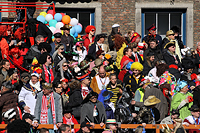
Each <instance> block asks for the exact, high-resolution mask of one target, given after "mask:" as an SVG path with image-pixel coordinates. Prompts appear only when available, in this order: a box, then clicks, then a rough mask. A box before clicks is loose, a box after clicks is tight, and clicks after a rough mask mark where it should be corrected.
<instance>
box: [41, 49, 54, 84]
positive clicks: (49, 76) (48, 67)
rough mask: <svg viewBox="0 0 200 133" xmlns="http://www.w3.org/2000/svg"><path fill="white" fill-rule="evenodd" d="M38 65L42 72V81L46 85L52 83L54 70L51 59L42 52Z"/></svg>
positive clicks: (47, 54)
mask: <svg viewBox="0 0 200 133" xmlns="http://www.w3.org/2000/svg"><path fill="white" fill-rule="evenodd" d="M38 62H39V64H41V69H42V70H43V71H42V79H43V80H44V81H45V82H47V83H52V82H53V80H54V74H55V70H54V68H53V66H52V62H53V61H52V58H51V56H50V55H49V53H47V52H44V53H43V54H41V55H40V58H39V60H38Z"/></svg>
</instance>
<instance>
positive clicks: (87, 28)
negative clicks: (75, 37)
mask: <svg viewBox="0 0 200 133" xmlns="http://www.w3.org/2000/svg"><path fill="white" fill-rule="evenodd" d="M92 29H94V30H95V31H96V28H95V27H94V26H93V25H88V26H87V27H86V28H85V33H86V34H89V33H90V31H91V30H92Z"/></svg>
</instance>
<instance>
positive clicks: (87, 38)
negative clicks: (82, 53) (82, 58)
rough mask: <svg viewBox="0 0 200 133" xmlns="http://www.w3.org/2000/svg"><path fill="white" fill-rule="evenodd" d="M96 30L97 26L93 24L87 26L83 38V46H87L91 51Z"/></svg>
mask: <svg viewBox="0 0 200 133" xmlns="http://www.w3.org/2000/svg"><path fill="white" fill-rule="evenodd" d="M95 32H96V28H95V26H93V25H88V26H87V27H86V28H85V33H86V35H84V36H83V37H82V38H83V39H84V43H83V46H85V47H86V49H87V51H89V45H90V44H91V43H93V42H94V38H95V36H94V34H95Z"/></svg>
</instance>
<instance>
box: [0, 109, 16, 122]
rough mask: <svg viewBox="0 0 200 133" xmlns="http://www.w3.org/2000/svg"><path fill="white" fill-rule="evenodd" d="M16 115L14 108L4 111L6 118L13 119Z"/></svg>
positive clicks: (3, 114)
mask: <svg viewBox="0 0 200 133" xmlns="http://www.w3.org/2000/svg"><path fill="white" fill-rule="evenodd" d="M15 116H16V111H15V109H14V108H11V109H9V110H8V111H6V112H3V113H2V117H3V118H5V119H6V120H10V119H13V118H14V117H15Z"/></svg>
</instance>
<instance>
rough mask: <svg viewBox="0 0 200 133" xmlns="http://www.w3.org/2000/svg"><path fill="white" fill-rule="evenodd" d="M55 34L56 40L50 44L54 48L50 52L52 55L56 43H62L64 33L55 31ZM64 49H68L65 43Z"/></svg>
mask: <svg viewBox="0 0 200 133" xmlns="http://www.w3.org/2000/svg"><path fill="white" fill-rule="evenodd" d="M53 36H54V38H55V41H54V42H52V43H51V44H50V45H51V48H52V49H51V52H50V55H51V56H52V55H53V53H54V52H55V47H56V45H58V44H61V36H62V34H61V33H55V34H54V35H53ZM64 50H66V46H65V45H64Z"/></svg>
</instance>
